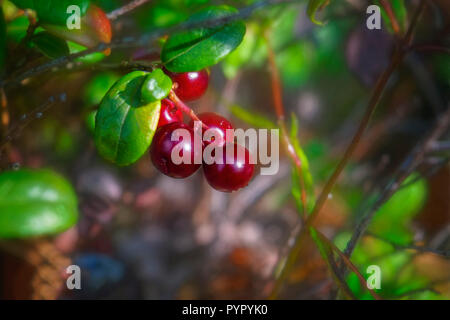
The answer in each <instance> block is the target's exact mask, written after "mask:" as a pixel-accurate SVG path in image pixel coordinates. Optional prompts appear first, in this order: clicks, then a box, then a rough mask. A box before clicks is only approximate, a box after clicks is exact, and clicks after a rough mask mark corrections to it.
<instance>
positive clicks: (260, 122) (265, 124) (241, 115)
mask: <svg viewBox="0 0 450 320" xmlns="http://www.w3.org/2000/svg"><path fill="white" fill-rule="evenodd" d="M229 110H230V112H231V113H232V114H233V115H234V116H235V117H236V118H238V119H240V120H242V121H244V122H245V123H247V124H248V125H250V126H252V127H256V128H262V129H275V128H277V126H276V125H275V123H273V122H272V121H271V120H269V119H267V118H266V117H264V116H262V115H259V114H256V113H254V112H252V111H248V110H246V109H244V108H242V107H241V106H238V105H236V104H235V105H232V106H231V107H229Z"/></svg>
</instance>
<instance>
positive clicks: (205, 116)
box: [189, 112, 234, 146]
mask: <svg viewBox="0 0 450 320" xmlns="http://www.w3.org/2000/svg"><path fill="white" fill-rule="evenodd" d="M197 117H198V118H199V120H200V121H201V122H202V123H203V124H204V125H206V126H207V127H208V129H209V130H214V131H215V132H214V135H215V136H220V137H221V138H220V141H217V144H216V145H217V146H223V145H224V144H225V143H226V142H233V138H234V137H233V135H230V132H228V135H227V130H228V129H234V128H233V125H232V124H231V123H230V121H228V120H227V119H226V118H224V117H222V116H221V115H218V114H217V113H214V112H204V113H201V114H199V115H198V116H197ZM189 125H190V126H191V128H193V127H194V121H193V120H191V122H190V124H189ZM203 131H204V128H203V130H202V136H203ZM213 141H214V138H211V140H210V141H204V143H205V145H208V144H210V143H211V142H213Z"/></svg>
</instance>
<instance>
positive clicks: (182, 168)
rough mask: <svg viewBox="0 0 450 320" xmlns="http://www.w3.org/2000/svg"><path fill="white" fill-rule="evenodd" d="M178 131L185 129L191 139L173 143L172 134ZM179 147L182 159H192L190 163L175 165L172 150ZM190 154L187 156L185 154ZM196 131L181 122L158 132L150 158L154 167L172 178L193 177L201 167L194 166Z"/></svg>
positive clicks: (154, 138)
mask: <svg viewBox="0 0 450 320" xmlns="http://www.w3.org/2000/svg"><path fill="white" fill-rule="evenodd" d="M176 129H185V130H187V131H188V133H189V136H190V139H183V138H182V136H179V139H176V141H172V133H173V132H174V131H175V130H176ZM178 144H181V145H180V146H179V148H180V149H179V150H180V152H179V155H180V157H183V156H186V157H188V159H190V163H180V164H175V163H174V162H173V160H172V150H173V149H174V148H175V146H177V145H178ZM186 152H187V153H188V154H187V155H185V153H186ZM194 152H195V148H194V131H193V130H192V129H191V128H190V127H189V126H187V125H185V124H184V123H181V122H173V123H170V124H167V125H165V126H163V127H161V128H159V129H157V130H156V133H155V136H154V137H153V142H152V145H151V147H150V156H151V159H152V162H153V165H154V166H155V167H156V168H157V169H158V170H159V171H161V172H162V173H163V174H165V175H167V176H169V177H172V178H187V177H189V176H190V175H192V174H193V173H194V172H195V171H197V169H198V168H199V167H200V165H199V164H194Z"/></svg>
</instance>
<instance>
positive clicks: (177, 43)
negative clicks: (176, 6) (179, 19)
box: [161, 5, 245, 72]
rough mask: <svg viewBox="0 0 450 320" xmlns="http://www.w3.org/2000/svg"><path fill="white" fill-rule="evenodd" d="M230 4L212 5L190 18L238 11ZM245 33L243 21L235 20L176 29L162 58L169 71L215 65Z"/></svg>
mask: <svg viewBox="0 0 450 320" xmlns="http://www.w3.org/2000/svg"><path fill="white" fill-rule="evenodd" d="M237 12H238V11H237V10H236V9H235V8H232V7H229V6H225V5H222V6H211V7H208V8H206V9H204V10H202V11H200V12H198V13H196V14H194V15H193V16H191V18H189V19H188V20H187V21H188V22H193V23H199V22H202V21H210V20H213V19H221V18H224V17H227V16H230V15H233V14H235V13H237ZM244 35H245V24H244V23H243V22H242V21H235V22H232V23H229V24H225V25H222V26H218V27H209V28H208V27H204V28H198V29H193V30H188V31H184V32H180V33H176V34H174V35H172V36H170V37H169V39H168V40H167V41H166V43H165V44H164V47H163V49H162V53H161V58H162V62H163V63H164V65H165V66H166V68H167V69H169V70H170V71H172V72H188V71H199V70H201V69H204V68H206V67H209V66H212V65H215V64H216V63H218V62H219V61H221V60H222V59H224V58H225V57H226V56H227V55H228V54H230V53H231V52H232V51H233V50H234V49H236V48H237V46H239V44H240V43H241V42H242V39H243V38H244Z"/></svg>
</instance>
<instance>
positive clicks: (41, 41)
mask: <svg viewBox="0 0 450 320" xmlns="http://www.w3.org/2000/svg"><path fill="white" fill-rule="evenodd" d="M31 44H32V45H33V46H34V47H35V48H36V49H37V50H38V51H39V52H41V53H42V54H43V55H45V56H47V57H48V58H50V59H56V58H59V57H62V56H67V55H69V53H70V52H69V46H68V45H67V42H66V41H65V40H63V39H61V38H58V37H55V36H54V35H52V34H50V33H48V32H46V31H43V32H39V33H37V34H35V35H34V36H33V37H32V38H31Z"/></svg>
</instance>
